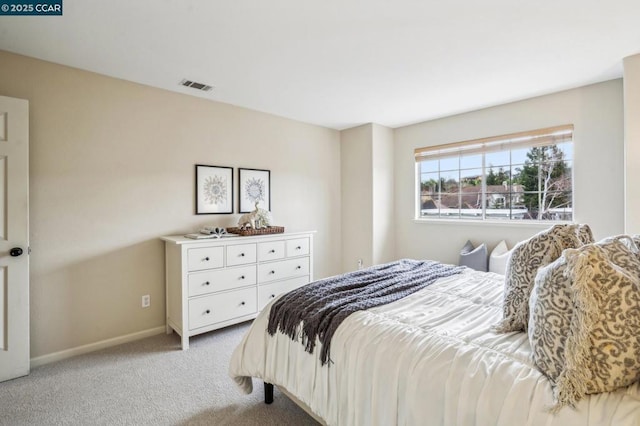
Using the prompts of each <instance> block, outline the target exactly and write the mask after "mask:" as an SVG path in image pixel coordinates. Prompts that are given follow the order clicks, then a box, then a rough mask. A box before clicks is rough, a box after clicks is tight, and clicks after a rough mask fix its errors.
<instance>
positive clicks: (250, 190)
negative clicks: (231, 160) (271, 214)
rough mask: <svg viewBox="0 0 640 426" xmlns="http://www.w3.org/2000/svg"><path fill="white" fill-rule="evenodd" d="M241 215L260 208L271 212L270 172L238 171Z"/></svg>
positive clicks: (255, 170)
mask: <svg viewBox="0 0 640 426" xmlns="http://www.w3.org/2000/svg"><path fill="white" fill-rule="evenodd" d="M238 180H239V181H240V185H239V187H238V192H239V194H238V195H239V199H240V213H248V212H251V211H253V209H255V206H256V202H257V203H258V207H260V208H261V209H264V210H269V211H270V210H271V172H270V171H269V170H257V169H238Z"/></svg>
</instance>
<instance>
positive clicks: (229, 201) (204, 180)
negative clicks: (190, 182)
mask: <svg viewBox="0 0 640 426" xmlns="http://www.w3.org/2000/svg"><path fill="white" fill-rule="evenodd" d="M195 171H196V214H230V213H233V167H221V166H208V165H205V164H196V170H195Z"/></svg>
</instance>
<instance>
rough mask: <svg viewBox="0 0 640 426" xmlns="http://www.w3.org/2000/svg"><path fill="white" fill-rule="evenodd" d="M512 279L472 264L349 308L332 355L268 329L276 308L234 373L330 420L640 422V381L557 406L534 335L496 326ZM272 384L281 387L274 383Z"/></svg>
mask: <svg viewBox="0 0 640 426" xmlns="http://www.w3.org/2000/svg"><path fill="white" fill-rule="evenodd" d="M503 287H504V277H503V276H501V275H498V274H494V273H486V272H478V271H473V270H470V269H465V270H464V271H463V272H462V273H460V274H457V275H453V276H449V277H446V278H440V279H438V280H437V281H435V282H434V283H433V284H431V285H429V286H428V287H426V288H424V289H421V290H419V291H417V292H415V293H413V294H411V295H409V296H407V297H404V298H402V299H400V300H397V301H395V302H392V303H389V304H386V305H382V306H378V307H374V308H371V309H368V310H364V311H358V312H355V313H353V314H351V315H350V316H348V317H347V318H346V319H345V320H344V321H343V322H342V324H341V325H340V326H339V327H338V328H337V330H336V331H335V334H334V335H333V338H332V340H331V348H330V358H331V362H329V363H328V364H325V365H322V363H321V361H320V359H319V356H318V353H317V351H315V352H314V353H309V352H307V351H305V347H304V346H303V345H302V344H301V342H300V341H294V340H292V339H291V338H289V337H288V336H286V335H285V334H282V333H279V332H278V333H276V334H275V335H273V336H271V335H270V334H269V333H268V332H267V325H268V321H269V310H270V307H271V306H272V305H273V303H275V302H276V301H274V302H272V303H271V304H270V305H268V306H267V307H266V308H265V309H264V310H263V311H262V313H261V314H260V315H259V316H258V317H257V318H256V320H255V321H254V323H253V324H252V326H251V328H250V329H249V331H248V332H247V334H246V335H245V336H244V338H243V340H242V342H241V343H240V344H239V346H238V347H237V348H236V350H235V351H234V353H233V356H232V359H231V363H230V375H231V377H232V378H233V379H234V380H235V382H236V383H237V384H238V385H239V386H240V387H241V389H242V390H243V391H244V392H246V393H250V392H252V391H253V380H252V378H256V379H260V380H262V381H263V382H265V383H269V384H274V385H276V386H277V387H278V388H279V389H280V390H282V391H283V392H284V393H285V394H287V395H289V396H291V397H292V398H293V399H294V401H296V402H297V403H298V404H299V405H300V406H301V407H303V408H304V409H305V410H307V412H309V413H310V414H311V415H312V416H313V417H314V418H316V419H317V420H318V421H320V422H321V423H323V424H327V425H394V424H398V425H423V424H425V425H470V424H479V425H484V424H487V425H488V424H490V425H509V426H510V425H562V426H568V425H607V424H611V425H639V424H640V387H639V385H638V383H635V384H633V385H631V386H627V387H624V388H621V389H618V390H617V391H615V392H607V393H600V394H594V395H590V396H587V397H586V398H584V399H582V400H581V401H580V402H579V403H578V404H577V405H576V407H575V408H571V407H564V408H562V409H560V410H559V411H558V412H557V413H556V414H552V413H551V412H550V410H549V408H550V407H551V406H552V404H553V393H552V387H551V384H550V382H549V380H548V379H547V378H546V377H545V376H544V375H543V374H542V373H540V372H539V371H538V369H537V368H536V366H535V364H534V363H533V361H532V357H531V347H530V345H529V341H528V338H527V334H526V333H522V332H512V333H505V334H496V333H494V332H492V331H491V330H490V329H491V326H492V325H494V324H496V323H497V322H499V320H500V319H501V317H502V300H503V295H502V293H503ZM266 389H267V391H269V386H266Z"/></svg>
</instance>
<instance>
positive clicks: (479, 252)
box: [459, 241, 487, 272]
mask: <svg viewBox="0 0 640 426" xmlns="http://www.w3.org/2000/svg"><path fill="white" fill-rule="evenodd" d="M459 265H460V266H466V267H468V268H471V269H475V270H476V271H482V272H487V245H486V244H484V243H482V244H480V245H479V246H478V247H474V245H473V243H471V241H467V243H466V244H465V245H464V246H463V247H462V250H460V261H459Z"/></svg>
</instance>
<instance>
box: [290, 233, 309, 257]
mask: <svg viewBox="0 0 640 426" xmlns="http://www.w3.org/2000/svg"><path fill="white" fill-rule="evenodd" d="M307 254H309V239H308V238H296V239H295V240H287V257H294V256H304V255H307Z"/></svg>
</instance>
